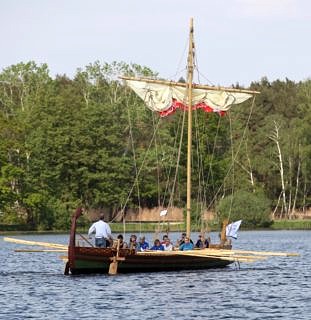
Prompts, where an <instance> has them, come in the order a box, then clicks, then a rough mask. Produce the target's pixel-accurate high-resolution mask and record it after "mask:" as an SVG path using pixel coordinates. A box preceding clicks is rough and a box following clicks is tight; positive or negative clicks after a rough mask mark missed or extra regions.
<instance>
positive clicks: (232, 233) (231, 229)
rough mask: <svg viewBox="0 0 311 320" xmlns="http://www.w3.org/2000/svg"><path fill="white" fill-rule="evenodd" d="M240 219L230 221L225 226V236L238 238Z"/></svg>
mask: <svg viewBox="0 0 311 320" xmlns="http://www.w3.org/2000/svg"><path fill="white" fill-rule="evenodd" d="M241 222H242V220H239V221H236V222H232V223H230V224H228V225H227V226H226V236H227V237H231V238H234V239H237V238H238V230H239V228H240V225H241Z"/></svg>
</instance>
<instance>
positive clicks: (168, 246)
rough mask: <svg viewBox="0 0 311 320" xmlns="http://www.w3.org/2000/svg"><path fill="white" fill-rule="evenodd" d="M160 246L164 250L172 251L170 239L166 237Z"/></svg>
mask: <svg viewBox="0 0 311 320" xmlns="http://www.w3.org/2000/svg"><path fill="white" fill-rule="evenodd" d="M162 246H163V247H164V251H172V250H173V245H172V243H171V240H170V239H169V238H167V239H166V240H165V242H164V243H162Z"/></svg>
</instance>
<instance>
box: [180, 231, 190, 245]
mask: <svg viewBox="0 0 311 320" xmlns="http://www.w3.org/2000/svg"><path fill="white" fill-rule="evenodd" d="M186 235H187V234H186V233H185V232H183V233H182V234H181V239H180V240H178V241H177V244H178V246H181V245H182V244H184V243H185V238H186ZM190 242H191V243H192V244H193V241H192V240H191V239H190Z"/></svg>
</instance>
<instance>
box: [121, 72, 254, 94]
mask: <svg viewBox="0 0 311 320" xmlns="http://www.w3.org/2000/svg"><path fill="white" fill-rule="evenodd" d="M119 78H120V79H122V80H132V81H141V82H147V83H158V84H165V85H167V86H174V87H176V86H177V87H183V88H187V86H188V84H187V83H184V82H175V81H167V80H157V79H150V78H134V77H126V76H121V77H119ZM192 89H206V90H214V91H226V92H240V93H249V94H260V92H259V91H254V90H246V89H236V88H226V87H220V86H208V85H201V84H195V83H193V84H192Z"/></svg>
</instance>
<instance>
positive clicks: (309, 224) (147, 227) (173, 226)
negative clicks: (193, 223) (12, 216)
mask: <svg viewBox="0 0 311 320" xmlns="http://www.w3.org/2000/svg"><path fill="white" fill-rule="evenodd" d="M110 227H111V230H112V232H113V233H122V232H123V223H120V222H116V223H110ZM159 227H161V228H160V231H159V232H161V233H164V232H165V231H166V229H167V224H166V223H165V224H163V223H161V224H159V223H158V222H129V223H127V224H126V232H127V233H130V232H136V233H137V232H156V231H157V229H159ZM87 230H88V228H81V229H78V232H80V233H85V232H87ZM183 230H185V225H184V223H183V222H179V223H178V222H173V223H170V224H169V231H170V232H181V231H183ZM240 230H241V231H258V230H271V231H273V230H275V231H277V230H311V219H305V220H285V219H284V220H274V222H273V224H272V225H271V226H270V227H268V228H253V229H249V228H243V227H242V228H241V229H240ZM210 231H211V232H219V231H220V228H219V227H218V225H217V224H215V223H213V222H211V224H210ZM192 232H200V228H193V230H192ZM67 233H68V234H69V229H68V230H18V229H16V230H12V229H11V230H1V231H0V235H13V234H67Z"/></svg>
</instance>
